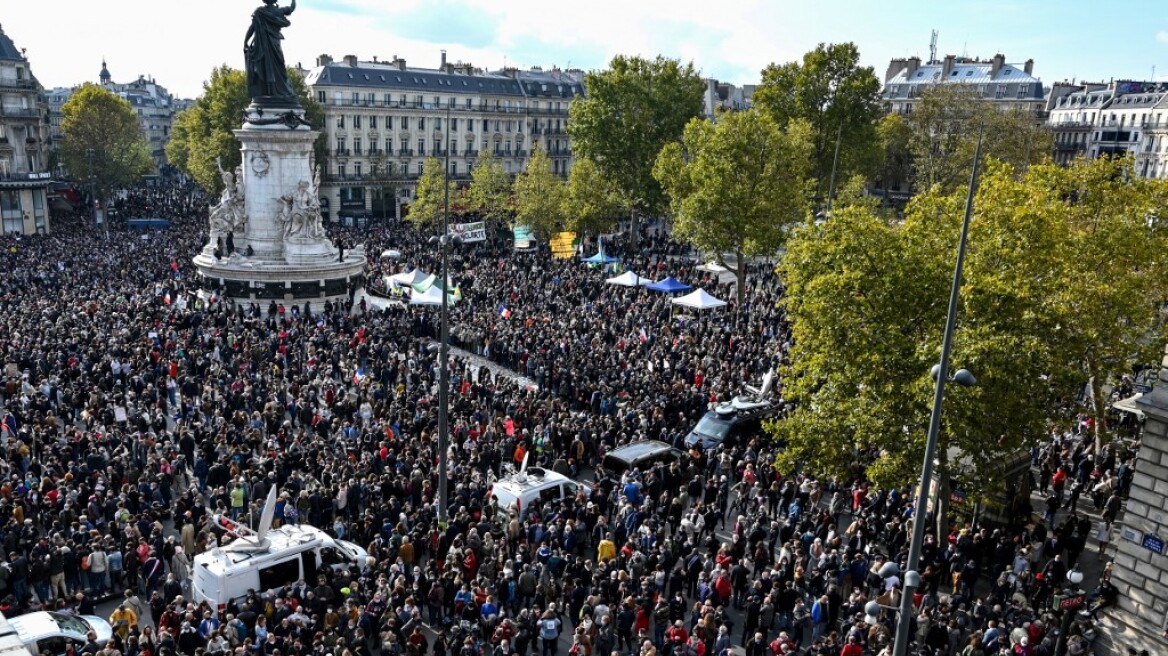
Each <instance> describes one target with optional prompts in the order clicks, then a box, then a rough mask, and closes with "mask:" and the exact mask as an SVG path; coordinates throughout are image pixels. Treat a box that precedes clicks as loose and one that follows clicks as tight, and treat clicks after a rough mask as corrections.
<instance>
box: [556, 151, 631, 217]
mask: <svg viewBox="0 0 1168 656" xmlns="http://www.w3.org/2000/svg"><path fill="white" fill-rule="evenodd" d="M619 211H620V199H619V198H618V196H617V194H616V193H615V192H614V191H613V189H612V185H611V184H610V183H609V181H608V180H606V179H605V178H604V176H603V175H602V174H601V173H600V167H598V166H596V163H595V162H593V161H592V160H590V159H579V160H576V161H575V162H574V163H573V164H572V168H571V170H570V171H569V173H568V189H567V192H566V194H565V196H564V216H565V220H566V223H567V225H566V227H567V228H568V229H569V230H572V231H575V232H579V233H584V234H589V235H599V234H602V233H605V232H609V231H611V230H612V229H613V228H614V227H615V226H616V216H617V212H619Z"/></svg>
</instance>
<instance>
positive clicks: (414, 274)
mask: <svg viewBox="0 0 1168 656" xmlns="http://www.w3.org/2000/svg"><path fill="white" fill-rule="evenodd" d="M427 277H428V275H427V274H426V272H425V271H422V270H421V269H414V270H413V271H410V272H409V273H398V274H396V275H392V276H389V280H390V281H391V282H393V283H395V284H397V285H400V286H402V287H410V286H413V285H416V284H418V283H420V282H422V281H423V280H425V279H426V278H427Z"/></svg>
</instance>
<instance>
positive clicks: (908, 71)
mask: <svg viewBox="0 0 1168 656" xmlns="http://www.w3.org/2000/svg"><path fill="white" fill-rule="evenodd" d="M905 63H906V64H907V66H905V69H904V77H905V79H906V80H908V79H912V76H913V75H916V72H917V69H918V68H920V67H921V58H920V57H909V58H908V59H907V60H906V61H905Z"/></svg>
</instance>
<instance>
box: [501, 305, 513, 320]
mask: <svg viewBox="0 0 1168 656" xmlns="http://www.w3.org/2000/svg"><path fill="white" fill-rule="evenodd" d="M499 316H501V317H503V318H504V319H510V318H511V310H508V309H507V308H506V307H505V306H502V305H500V306H499Z"/></svg>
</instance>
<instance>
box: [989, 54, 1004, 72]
mask: <svg viewBox="0 0 1168 656" xmlns="http://www.w3.org/2000/svg"><path fill="white" fill-rule="evenodd" d="M1005 63H1006V56H1005V55H1003V54H1002V53H998V54H996V55H994V58H993V60H991V62H990V78H995V77H997V76H998V73H999V72H1000V71H1001V70H1002V64H1005Z"/></svg>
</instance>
